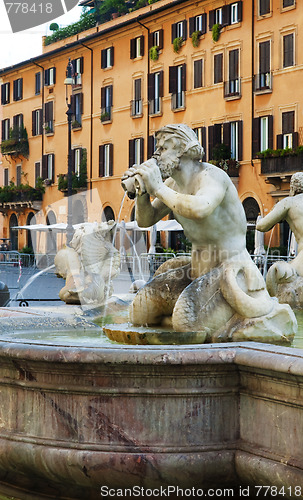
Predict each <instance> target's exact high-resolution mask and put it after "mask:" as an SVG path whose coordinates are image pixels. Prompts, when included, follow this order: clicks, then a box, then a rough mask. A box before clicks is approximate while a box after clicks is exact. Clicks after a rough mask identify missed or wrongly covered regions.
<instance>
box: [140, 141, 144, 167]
mask: <svg viewBox="0 0 303 500" xmlns="http://www.w3.org/2000/svg"><path fill="white" fill-rule="evenodd" d="M143 162H144V139H143V137H140V163H143Z"/></svg>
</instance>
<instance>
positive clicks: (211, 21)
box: [208, 10, 215, 31]
mask: <svg viewBox="0 0 303 500" xmlns="http://www.w3.org/2000/svg"><path fill="white" fill-rule="evenodd" d="M214 24H215V10H210V11H209V17H208V28H209V31H211V30H212V27H213V25H214Z"/></svg>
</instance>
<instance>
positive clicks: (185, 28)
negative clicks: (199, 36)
mask: <svg viewBox="0 0 303 500" xmlns="http://www.w3.org/2000/svg"><path fill="white" fill-rule="evenodd" d="M182 38H183V40H186V39H187V21H186V19H184V21H183V37H182Z"/></svg>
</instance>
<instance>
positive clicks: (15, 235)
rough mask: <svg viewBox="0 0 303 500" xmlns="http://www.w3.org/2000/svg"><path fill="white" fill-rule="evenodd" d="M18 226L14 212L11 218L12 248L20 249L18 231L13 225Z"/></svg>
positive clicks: (10, 234)
mask: <svg viewBox="0 0 303 500" xmlns="http://www.w3.org/2000/svg"><path fill="white" fill-rule="evenodd" d="M16 226H18V219H17V216H16V214H12V215H11V216H10V219H9V237H10V250H18V231H17V230H16V229H15V230H14V229H13V227H16Z"/></svg>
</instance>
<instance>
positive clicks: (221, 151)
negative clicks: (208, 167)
mask: <svg viewBox="0 0 303 500" xmlns="http://www.w3.org/2000/svg"><path fill="white" fill-rule="evenodd" d="M230 158H231V150H230V147H229V146H227V145H226V144H223V143H220V144H216V145H215V146H214V147H213V151H212V159H213V160H215V161H220V160H229V159H230Z"/></svg>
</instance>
